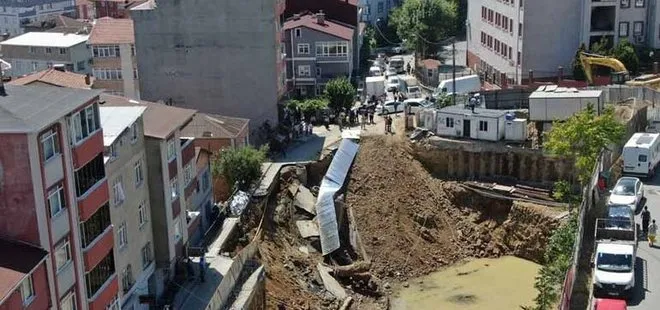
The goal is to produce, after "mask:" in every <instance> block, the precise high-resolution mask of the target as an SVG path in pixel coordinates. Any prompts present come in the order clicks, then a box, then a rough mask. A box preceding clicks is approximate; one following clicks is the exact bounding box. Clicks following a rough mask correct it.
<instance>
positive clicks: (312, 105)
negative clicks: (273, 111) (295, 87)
mask: <svg viewBox="0 0 660 310" xmlns="http://www.w3.org/2000/svg"><path fill="white" fill-rule="evenodd" d="M286 106H287V108H289V109H290V110H298V111H300V112H301V113H302V114H303V115H304V116H305V118H306V119H309V118H310V117H311V116H312V115H314V114H316V113H317V112H319V111H321V110H323V109H325V108H327V107H328V99H326V98H322V97H319V98H311V99H305V100H296V99H291V100H289V101H288V102H287V104H286Z"/></svg>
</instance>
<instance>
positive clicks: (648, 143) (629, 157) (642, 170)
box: [622, 132, 660, 177]
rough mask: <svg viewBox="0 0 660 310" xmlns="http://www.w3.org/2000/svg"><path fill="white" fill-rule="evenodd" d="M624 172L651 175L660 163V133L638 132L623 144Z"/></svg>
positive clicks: (626, 173)
mask: <svg viewBox="0 0 660 310" xmlns="http://www.w3.org/2000/svg"><path fill="white" fill-rule="evenodd" d="M622 157H623V174H625V175H637V176H643V177H650V176H653V175H654V172H655V169H656V167H657V166H658V163H660V133H647V132H638V133H635V134H633V135H632V137H630V140H628V142H626V144H625V145H624V146H623V152H622Z"/></svg>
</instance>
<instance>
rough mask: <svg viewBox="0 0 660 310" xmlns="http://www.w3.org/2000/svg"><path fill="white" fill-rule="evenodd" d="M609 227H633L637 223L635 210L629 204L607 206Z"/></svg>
mask: <svg viewBox="0 0 660 310" xmlns="http://www.w3.org/2000/svg"><path fill="white" fill-rule="evenodd" d="M607 218H608V219H609V221H608V222H607V223H608V225H607V226H608V228H611V229H626V230H629V229H632V228H633V226H634V225H635V212H634V211H633V210H632V209H630V207H628V206H621V205H610V206H608V207H607Z"/></svg>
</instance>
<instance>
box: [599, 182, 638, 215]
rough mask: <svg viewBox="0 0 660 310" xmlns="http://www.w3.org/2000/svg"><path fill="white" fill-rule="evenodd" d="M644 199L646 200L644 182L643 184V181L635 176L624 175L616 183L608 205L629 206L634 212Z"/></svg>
mask: <svg viewBox="0 0 660 310" xmlns="http://www.w3.org/2000/svg"><path fill="white" fill-rule="evenodd" d="M642 200H644V184H642V181H641V180H640V179H639V178H635V177H623V178H620V179H619V180H618V181H617V182H616V185H614V189H613V190H612V191H611V195H610V198H609V199H608V201H607V205H608V206H612V205H618V206H628V207H629V208H630V209H632V210H633V212H634V211H635V210H637V207H639V206H640V204H641V203H642Z"/></svg>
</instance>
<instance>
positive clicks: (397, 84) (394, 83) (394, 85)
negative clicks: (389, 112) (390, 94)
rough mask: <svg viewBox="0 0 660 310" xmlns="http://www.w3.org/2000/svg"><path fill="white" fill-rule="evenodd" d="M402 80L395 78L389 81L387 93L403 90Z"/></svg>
mask: <svg viewBox="0 0 660 310" xmlns="http://www.w3.org/2000/svg"><path fill="white" fill-rule="evenodd" d="M401 82H402V81H401V79H400V78H399V77H398V76H393V77H390V78H389V79H387V91H394V90H395V89H396V90H399V89H400V88H401Z"/></svg>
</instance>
